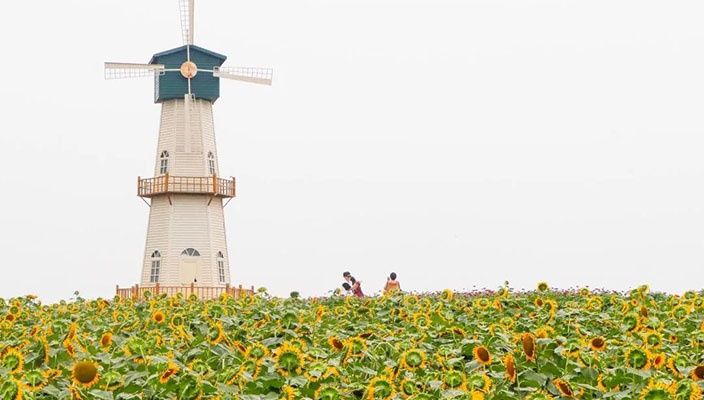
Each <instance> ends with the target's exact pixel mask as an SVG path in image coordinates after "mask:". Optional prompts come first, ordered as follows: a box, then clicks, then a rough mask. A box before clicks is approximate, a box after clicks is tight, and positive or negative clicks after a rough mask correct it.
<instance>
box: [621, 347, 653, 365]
mask: <svg viewBox="0 0 704 400" xmlns="http://www.w3.org/2000/svg"><path fill="white" fill-rule="evenodd" d="M651 358H652V357H650V352H649V351H648V350H647V349H646V350H641V349H636V348H632V349H628V350H627V351H626V354H625V355H624V361H625V363H626V366H627V367H628V368H635V369H640V370H644V369H648V368H650V359H651Z"/></svg>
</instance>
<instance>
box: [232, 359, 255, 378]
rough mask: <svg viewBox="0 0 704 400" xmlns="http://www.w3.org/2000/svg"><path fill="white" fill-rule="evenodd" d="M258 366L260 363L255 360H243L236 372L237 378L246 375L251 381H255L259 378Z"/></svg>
mask: <svg viewBox="0 0 704 400" xmlns="http://www.w3.org/2000/svg"><path fill="white" fill-rule="evenodd" d="M259 364H260V363H259V362H257V361H255V360H245V361H244V362H243V363H242V365H240V369H239V371H237V376H242V375H243V374H245V373H247V374H249V376H250V377H251V379H256V378H257V377H258V376H259V372H261V370H260V368H259Z"/></svg>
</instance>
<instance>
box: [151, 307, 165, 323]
mask: <svg viewBox="0 0 704 400" xmlns="http://www.w3.org/2000/svg"><path fill="white" fill-rule="evenodd" d="M165 320H166V315H165V314H164V312H163V311H161V310H156V311H154V312H153V313H152V321H154V322H156V323H157V324H160V323H162V322H164V321H165Z"/></svg>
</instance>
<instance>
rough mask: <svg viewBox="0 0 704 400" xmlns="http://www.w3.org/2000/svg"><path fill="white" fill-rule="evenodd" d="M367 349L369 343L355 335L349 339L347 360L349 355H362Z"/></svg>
mask: <svg viewBox="0 0 704 400" xmlns="http://www.w3.org/2000/svg"><path fill="white" fill-rule="evenodd" d="M366 350H367V343H366V342H365V341H364V339H362V338H360V337H353V338H350V339H349V340H348V341H347V354H346V355H345V360H347V359H348V358H349V357H362V356H363V355H364V352H365V351H366Z"/></svg>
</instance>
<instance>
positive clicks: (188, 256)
mask: <svg viewBox="0 0 704 400" xmlns="http://www.w3.org/2000/svg"><path fill="white" fill-rule="evenodd" d="M202 264H203V261H201V258H200V253H199V252H198V250H196V249H194V248H191V247H189V248H187V249H185V250H183V251H182V252H181V260H180V261H179V268H178V270H179V281H180V282H181V284H182V285H190V284H191V283H195V284H196V285H198V284H202V283H203V282H202V278H203V277H202V276H201V273H202V271H203V265H202Z"/></svg>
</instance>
